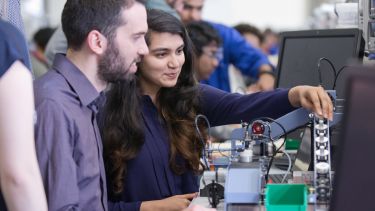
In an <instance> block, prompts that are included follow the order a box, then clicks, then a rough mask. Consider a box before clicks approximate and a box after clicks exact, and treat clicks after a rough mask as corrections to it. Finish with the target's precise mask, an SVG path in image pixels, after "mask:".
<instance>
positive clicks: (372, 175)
mask: <svg viewBox="0 0 375 211" xmlns="http://www.w3.org/2000/svg"><path fill="white" fill-rule="evenodd" d="M350 69H351V70H350V72H351V73H352V74H350V76H349V80H348V81H347V88H346V102H345V108H344V119H343V131H342V132H341V138H340V143H339V146H338V147H339V148H338V151H339V159H338V163H337V169H336V172H335V178H334V186H333V196H332V200H331V206H330V210H331V211H346V210H364V211H365V210H375V203H374V190H375V168H374V165H375V122H374V121H375V67H372V68H369V67H356V68H354V67H353V68H350ZM359 70H362V71H359Z"/></svg>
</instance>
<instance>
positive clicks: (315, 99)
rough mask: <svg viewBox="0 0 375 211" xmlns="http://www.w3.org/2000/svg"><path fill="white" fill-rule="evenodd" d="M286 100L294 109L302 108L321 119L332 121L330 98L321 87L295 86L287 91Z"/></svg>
mask: <svg viewBox="0 0 375 211" xmlns="http://www.w3.org/2000/svg"><path fill="white" fill-rule="evenodd" d="M288 98H289V102H290V104H292V106H294V107H300V106H302V107H304V108H306V109H309V110H311V111H313V112H315V113H316V114H318V115H319V116H321V117H324V118H328V119H329V120H331V121H332V119H333V104H332V100H331V98H330V97H329V96H328V94H327V92H326V91H325V90H324V89H323V88H322V87H320V86H319V87H314V86H296V87H293V88H291V89H290V90H289V93H288Z"/></svg>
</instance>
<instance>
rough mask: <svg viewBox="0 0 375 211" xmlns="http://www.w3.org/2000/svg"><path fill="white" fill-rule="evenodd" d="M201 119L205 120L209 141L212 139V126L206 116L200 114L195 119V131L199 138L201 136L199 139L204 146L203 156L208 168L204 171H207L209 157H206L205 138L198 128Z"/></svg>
mask: <svg viewBox="0 0 375 211" xmlns="http://www.w3.org/2000/svg"><path fill="white" fill-rule="evenodd" d="M199 118H203V119H204V120H205V121H206V124H207V130H208V138H209V139H211V131H210V128H211V126H210V122H209V121H208V119H207V117H206V116H205V115H202V114H198V115H197V116H196V117H195V129H196V131H197V133H198V136H199V139H200V141H201V142H202V145H203V150H202V151H203V152H202V154H203V161H204V164H205V165H206V168H205V169H203V170H206V169H209V166H208V162H207V155H206V143H205V141H204V138H203V136H202V134H201V131H200V129H199V127H198V120H199Z"/></svg>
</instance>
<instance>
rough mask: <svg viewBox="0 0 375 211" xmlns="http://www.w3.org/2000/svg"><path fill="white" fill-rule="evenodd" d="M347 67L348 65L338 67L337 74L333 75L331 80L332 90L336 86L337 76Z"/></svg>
mask: <svg viewBox="0 0 375 211" xmlns="http://www.w3.org/2000/svg"><path fill="white" fill-rule="evenodd" d="M347 67H349V66H346V65H344V66H342V67H341V68H340V69H339V71H338V72H337V74H336V76H335V80H334V81H333V87H332V89H333V90H335V88H336V82H337V78H338V77H339V76H340V74H341V72H342V71H343V70H344V69H345V68H347Z"/></svg>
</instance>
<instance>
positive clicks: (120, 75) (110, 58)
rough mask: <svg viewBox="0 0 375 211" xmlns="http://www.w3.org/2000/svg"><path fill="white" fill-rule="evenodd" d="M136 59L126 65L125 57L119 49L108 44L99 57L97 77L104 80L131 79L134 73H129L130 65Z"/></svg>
mask: <svg viewBox="0 0 375 211" xmlns="http://www.w3.org/2000/svg"><path fill="white" fill-rule="evenodd" d="M135 62H138V61H133V62H132V63H130V65H129V66H128V67H126V66H125V65H126V64H125V63H126V61H125V58H124V57H122V56H121V55H120V51H119V49H118V48H117V47H116V46H115V45H113V44H109V45H108V48H107V50H106V52H105V53H104V55H103V56H102V57H101V58H100V59H99V67H98V74H99V78H100V79H102V80H104V81H106V82H111V83H113V82H117V81H121V80H133V79H134V74H131V73H129V69H130V67H131V65H132V64H133V63H135Z"/></svg>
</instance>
